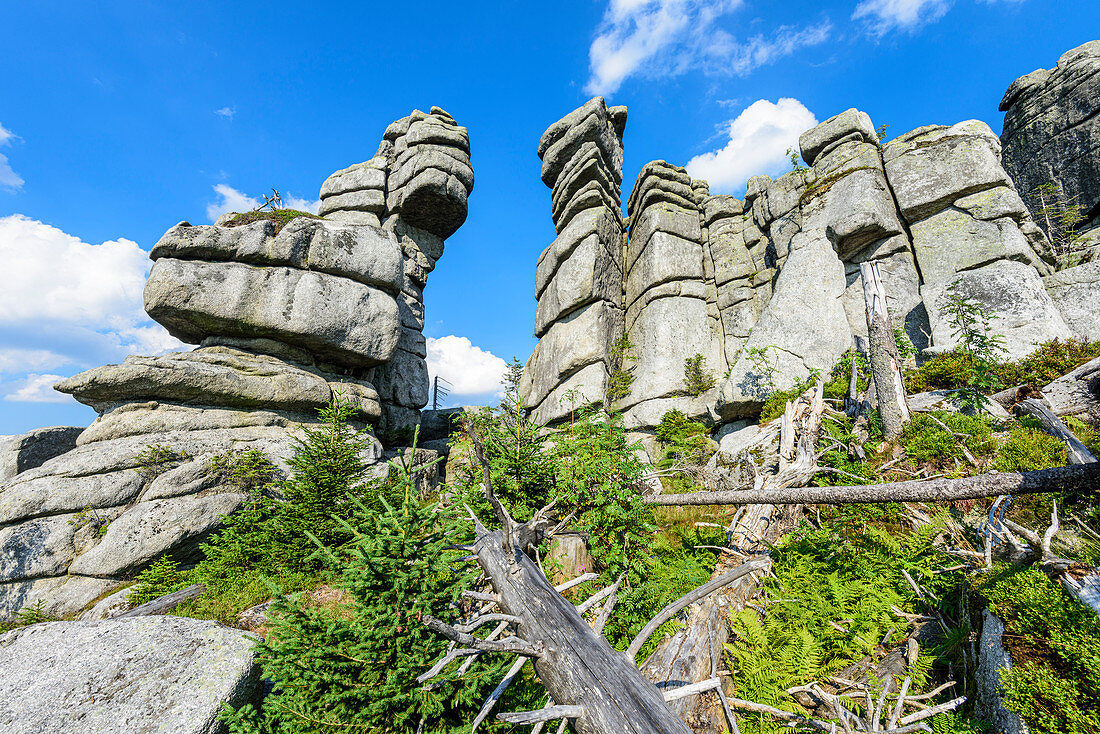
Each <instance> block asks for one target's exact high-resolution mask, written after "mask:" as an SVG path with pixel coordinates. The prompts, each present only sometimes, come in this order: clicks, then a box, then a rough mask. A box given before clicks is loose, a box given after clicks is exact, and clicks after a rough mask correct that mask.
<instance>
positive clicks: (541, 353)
mask: <svg viewBox="0 0 1100 734" xmlns="http://www.w3.org/2000/svg"><path fill="white" fill-rule="evenodd" d="M625 126H626V108H625V107H610V108H609V107H607V105H606V104H605V103H604V100H603V98H602V97H595V98H593V99H592V100H590V101H589V102H588V103H586V104H585V105H584V106H582V107H580V108H578V109H576V110H574V111H573V112H571V113H569V114H568V115H566V116H565V117H563V118H562V119H561V120H558V121H557V122H555V123H554V124H553V125H551V126H550V127H549V129H547V131H546V132H545V133H544V134H543V136H542V139H541V140H540V141H539V146H538V154H539V157H540V158H541V159H542V181H543V183H545V184H546V185H547V186H549V187H550V188H551V189H552V194H551V203H552V206H551V213H552V216H553V220H554V227H555V230H556V231H557V237H556V238H555V239H554V241H553V242H552V243H550V246H549V247H547V248H546V250H545V251H543V253H542V255H541V256H540V257H539V261H538V266H537V268H536V275H535V297H536V298H537V299H538V307H537V309H536V312H535V335H536V336H538V337H539V339H540V341H539V345H538V346H537V347H536V348H535V351H534V353H533V354H532V355H531V358H530V359H529V360H528V362H527V367H526V369H525V370H524V375H523V381H522V383H521V385H520V394H521V396H522V398H523V400H524V402H525V403H526V404H527V405H529V406H531V407H532V408H533V409H534V413H535V415H536V416H538V418H539V420H542V421H545V422H551V421H556V420H560V419H562V418H564V417H565V416H567V415H568V414H569V413H570V412H571V411H572V410H573V409H574V408H576V407H579V406H580V405H581V404H582V403H584V402H596V403H604V402H605V400H606V397H607V387H608V378H609V376H610V375H611V373H612V372H613V371H614V370H615V369H618V368H619V366H620V364H621V352H620V351H618V350H616V349H615V344H616V342H618V341H619V340H620V339H621V337H622V335H623V268H622V247H623V223H622V212H621V210H620V207H619V198H620V186H621V185H622V165H623V144H622V135H623V129H624V128H625Z"/></svg>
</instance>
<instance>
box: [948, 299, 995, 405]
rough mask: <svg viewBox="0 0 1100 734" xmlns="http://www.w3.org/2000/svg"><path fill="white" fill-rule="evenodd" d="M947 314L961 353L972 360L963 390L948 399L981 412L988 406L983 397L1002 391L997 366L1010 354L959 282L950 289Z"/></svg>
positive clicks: (963, 382) (962, 377) (963, 383)
mask: <svg viewBox="0 0 1100 734" xmlns="http://www.w3.org/2000/svg"><path fill="white" fill-rule="evenodd" d="M944 311H945V312H946V313H947V317H948V321H949V322H950V324H951V326H952V328H953V332H952V333H953V335H954V336H955V337H956V338H957V339H958V340H959V349H961V350H962V351H963V352H966V353H967V354H969V355H970V357H971V364H970V366H969V368H968V370H967V374H966V375H963V376H961V379H960V382H962V387H959V388H956V389H954V390H952V391H951V392H950V394H949V397H950V399H951V400H952V401H953V402H955V403H957V404H958V405H960V406H961V407H963V408H966V409H968V410H979V409H980V408H981V407H982V406H983V405H984V404H985V398H984V396H985V395H989V394H992V393H994V392H996V391H997V390H999V389H1000V388H1001V381H1000V379H999V378H998V377H997V365H998V364H999V363H1000V362H1001V360H1002V358H1003V357H1004V355H1005V354H1006V353H1007V350H1006V349H1005V348H1004V337H1002V336H1000V335H999V334H994V333H993V331H992V330H991V328H990V326H989V320H988V319H987V318H986V316H985V313H984V312H983V311H982V308H981V306H980V305H979V304H978V303H976V302H975V301H973V300H971V299H969V298H967V297H966V296H965V295H964V294H963V292H962V290H961V287H960V281H957V280H956V281H955V282H954V283H953V284H951V286H950V287H949V288H948V289H947V304H946V307H945V309H944Z"/></svg>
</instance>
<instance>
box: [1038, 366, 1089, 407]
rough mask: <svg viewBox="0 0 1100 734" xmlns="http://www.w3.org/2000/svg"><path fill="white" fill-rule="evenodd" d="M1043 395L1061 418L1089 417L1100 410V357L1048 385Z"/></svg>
mask: <svg viewBox="0 0 1100 734" xmlns="http://www.w3.org/2000/svg"><path fill="white" fill-rule="evenodd" d="M1043 395H1045V396H1046V399H1047V401H1048V402H1049V403H1050V404H1051V407H1053V408H1054V412H1055V413H1056V414H1057V415H1060V416H1066V415H1075V416H1087V415H1089V414H1090V413H1095V412H1096V411H1098V410H1100V357H1097V358H1096V359H1094V360H1091V361H1089V362H1086V363H1085V364H1083V365H1081V366H1080V367H1078V368H1077V369H1075V370H1073V371H1072V372H1069V373H1067V374H1065V375H1062V376H1061V377H1059V378H1058V379H1057V380H1055V381H1054V382H1052V383H1050V384H1049V385H1046V386H1045V387H1044V388H1043Z"/></svg>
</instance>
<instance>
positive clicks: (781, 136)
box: [687, 97, 817, 193]
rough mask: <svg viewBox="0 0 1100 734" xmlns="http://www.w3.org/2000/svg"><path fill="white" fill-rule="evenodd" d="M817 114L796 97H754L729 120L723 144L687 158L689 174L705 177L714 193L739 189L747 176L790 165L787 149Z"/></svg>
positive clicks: (694, 176)
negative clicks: (726, 137)
mask: <svg viewBox="0 0 1100 734" xmlns="http://www.w3.org/2000/svg"><path fill="white" fill-rule="evenodd" d="M816 124H817V118H816V117H814V115H813V113H812V112H810V111H809V110H808V109H806V106H805V105H804V104H802V103H801V102H799V101H798V100H797V99H792V98H790V97H783V98H782V99H780V100H779V101H778V102H769V101H768V100H766V99H761V100H757V101H756V102H753V103H752V104H751V105H749V106H748V107H747V108H745V110H744V111H742V112H741V114H739V115H738V116H737V117H736V118H735V119H733V120H732V121H730V123H729V139H728V141H727V142H726V144H725V145H724V146H722V147H721V148H719V149H718V150H714V151H711V152H709V153H703V154H701V155H697V156H695V157H694V158H692V159H691V160H690V161H688V164H687V170H688V173H689V174H691V177H692V178H701V179H705V180H706V181H707V182H708V183H710V188H711V191H712V192H714V193H720V192H724V193H740V192H741V191H743V190H744V187H745V183H746V182H747V181H748V180H749V177H751V176H755V175H757V174H761V173H767V174H772V175H774V174H776V173H779V172H780V171H781V170H782V169H783V167H784V166H786V165H789V163H788V157H787V150H788V149H789V148H794V149H795V150H797V149H798V136H799V135H801V134H802V133H804V132H805V131H806V130H809V129H810V128H811V127H813V126H814V125H816Z"/></svg>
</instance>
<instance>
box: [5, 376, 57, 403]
mask: <svg viewBox="0 0 1100 734" xmlns="http://www.w3.org/2000/svg"><path fill="white" fill-rule="evenodd" d="M62 379H64V377H63V376H62V375H39V374H35V373H31V374H29V375H27V376H26V377H24V378H22V379H21V380H19V381H18V382H17V383H16V384H15V385H14V386H13V389H12V391H11V392H10V393H8V394H7V395H5V396H4V400H10V401H12V402H14V403H68V402H70V401H71V400H72V398H70V397H69V396H68V395H65V394H64V393H59V392H58V391H57V390H54V389H53V386H54V384H55V383H57V382H58V381H60V380H62Z"/></svg>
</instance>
